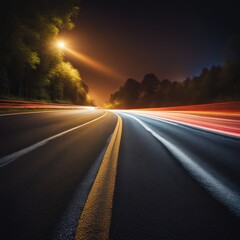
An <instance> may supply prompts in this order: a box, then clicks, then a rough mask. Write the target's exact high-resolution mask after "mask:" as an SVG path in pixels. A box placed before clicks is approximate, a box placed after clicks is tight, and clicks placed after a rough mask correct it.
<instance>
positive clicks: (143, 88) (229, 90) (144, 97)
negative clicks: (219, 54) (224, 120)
mask: <svg viewBox="0 0 240 240" xmlns="http://www.w3.org/2000/svg"><path fill="white" fill-rule="evenodd" d="M233 39H234V41H233V42H231V48H230V51H229V54H228V60H226V62H225V63H224V64H223V66H212V67H211V68H210V69H207V68H204V69H203V70H202V72H201V74H200V75H199V76H196V77H192V78H187V79H185V80H184V81H182V82H176V81H174V82H173V81H170V80H168V79H163V80H159V79H158V77H157V76H155V75H154V74H153V73H149V74H146V75H145V76H144V77H143V79H142V81H137V80H135V79H132V78H129V79H127V80H126V82H125V83H124V85H123V86H121V87H120V88H119V90H118V91H116V92H115V93H113V94H112V95H111V96H110V99H109V102H108V103H107V104H106V106H107V107H109V108H143V107H144V108H145V107H167V106H180V105H191V104H204V103H213V102H221V101H238V100H240V45H239V44H238V43H239V42H240V41H239V40H240V38H239V37H235V38H233Z"/></svg>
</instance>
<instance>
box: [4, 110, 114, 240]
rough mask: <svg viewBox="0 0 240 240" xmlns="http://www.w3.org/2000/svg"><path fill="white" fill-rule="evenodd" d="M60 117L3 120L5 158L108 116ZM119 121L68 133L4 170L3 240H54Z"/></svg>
mask: <svg viewBox="0 0 240 240" xmlns="http://www.w3.org/2000/svg"><path fill="white" fill-rule="evenodd" d="M104 113H105V111H100V110H99V111H98V110H95V111H77V112H76V111H70V110H67V111H57V112H52V113H46V112H41V113H35V114H24V115H12V116H5V117H0V126H1V130H0V131H1V156H5V155H7V154H9V153H12V152H16V151H18V150H20V149H22V148H26V147H28V146H30V145H31V144H34V143H37V142H39V141H41V140H43V139H46V138H49V137H51V136H53V135H56V134H58V133H61V132H63V131H66V130H68V129H71V128H73V127H76V126H79V125H81V124H84V123H87V122H89V121H91V120H93V119H96V118H98V117H100V116H103V114H104ZM116 119H117V118H116V116H115V115H114V114H112V113H108V114H107V115H105V116H104V117H102V118H101V119H99V120H97V121H95V122H92V123H90V124H89V125H86V126H83V127H82V128H79V129H76V130H74V131H72V132H69V133H67V134H65V135H63V136H60V137H59V138H56V139H53V140H52V141H50V142H48V143H47V144H45V145H43V146H41V147H39V148H37V149H35V150H33V151H31V152H29V153H28V154H26V155H24V156H22V157H20V158H18V159H17V160H15V161H13V162H11V163H9V164H8V165H5V166H3V167H1V168H0V196H1V197H0V239H1V240H5V239H11V240H12V239H14V240H27V239H31V240H35V239H41V240H45V239H51V238H52V237H53V236H52V233H53V229H54V228H55V226H56V225H57V223H58V220H59V219H60V217H61V215H62V213H63V212H64V210H65V209H66V206H67V205H68V204H69V202H70V200H71V198H72V197H73V195H74V191H75V188H76V186H77V185H78V184H79V182H81V181H82V179H83V176H84V175H85V174H86V172H87V171H88V169H89V168H90V166H91V165H92V164H93V162H94V161H95V160H96V159H97V158H98V156H99V154H100V153H101V151H102V149H103V148H104V145H105V144H106V142H107V140H108V138H109V137H110V135H111V134H112V132H113V130H114V128H115V125H116Z"/></svg>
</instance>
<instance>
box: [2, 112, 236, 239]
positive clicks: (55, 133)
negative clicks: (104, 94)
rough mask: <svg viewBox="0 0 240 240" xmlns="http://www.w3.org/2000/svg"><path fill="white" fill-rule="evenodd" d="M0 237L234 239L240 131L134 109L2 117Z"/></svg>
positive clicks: (41, 113)
mask: <svg viewBox="0 0 240 240" xmlns="http://www.w3.org/2000/svg"><path fill="white" fill-rule="evenodd" d="M0 134H1V136H0V141H1V142H0V144H1V145H0V146H1V148H0V239H1V240H16V239H17V240H35V239H36V240H40V239H41V240H45V239H46V240H48V239H53V240H60V239H61V240H62V239H63V240H71V239H75V240H82V239H84V240H95V239H99V240H103V239H110V240H120V239H121V240H125V239H126V240H128V239H129V240H161V239H170V240H181V239H183V240H198V239H199V240H200V239H201V240H215V239H217V240H221V239H222V240H235V239H240V157H239V156H240V138H239V137H237V136H232V137H231V136H230V135H225V134H220V133H218V132H216V133H215V132H214V131H205V130H204V129H202V128H197V127H191V126H187V125H183V124H181V123H178V122H173V121H168V120H166V119H164V120H163V119H161V117H160V118H155V117H153V116H143V115H139V114H136V113H133V112H131V111H113V112H111V111H110V112H106V111H105V110H97V109H86V110H59V111H52V112H40V113H28V114H16V115H15V114H14V115H5V116H0Z"/></svg>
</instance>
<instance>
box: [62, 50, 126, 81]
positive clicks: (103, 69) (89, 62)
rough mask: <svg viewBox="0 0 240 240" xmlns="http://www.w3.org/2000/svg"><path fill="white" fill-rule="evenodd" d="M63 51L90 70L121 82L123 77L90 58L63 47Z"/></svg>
mask: <svg viewBox="0 0 240 240" xmlns="http://www.w3.org/2000/svg"><path fill="white" fill-rule="evenodd" d="M65 50H66V51H67V52H68V53H70V54H71V55H73V56H74V57H76V58H77V59H79V60H81V61H82V62H84V63H86V64H87V65H89V66H91V67H92V68H94V69H96V70H98V71H100V72H102V73H104V74H106V75H108V76H110V77H113V78H115V79H119V80H122V79H123V76H121V74H119V73H118V72H116V71H114V70H113V69H111V68H109V67H107V66H105V65H104V64H102V63H99V62H97V61H95V60H93V59H92V58H90V57H88V56H86V55H84V54H82V53H78V52H76V51H73V50H71V49H69V48H66V47H65Z"/></svg>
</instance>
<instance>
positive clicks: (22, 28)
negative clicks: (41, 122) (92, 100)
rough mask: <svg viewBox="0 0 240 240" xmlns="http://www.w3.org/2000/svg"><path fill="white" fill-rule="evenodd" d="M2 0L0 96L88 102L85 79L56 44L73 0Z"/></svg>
mask: <svg viewBox="0 0 240 240" xmlns="http://www.w3.org/2000/svg"><path fill="white" fill-rule="evenodd" d="M3 2H4V4H5V6H6V7H5V8H4V9H3V8H2V10H4V12H1V23H4V24H3V28H2V33H1V39H0V96H2V97H9V96H15V97H16V96H18V97H21V98H26V99H47V100H54V101H56V100H69V101H72V102H74V103H78V104H88V103H89V98H88V96H87V92H88V88H87V87H86V84H85V83H84V82H83V81H82V79H81V77H80V74H79V72H78V70H77V69H74V67H73V66H72V65H71V64H70V63H69V62H65V61H64V58H63V53H62V51H61V50H60V49H57V48H56V42H57V39H58V37H59V33H60V32H61V31H63V30H71V29H72V28H73V27H74V23H73V22H72V19H73V18H74V17H75V16H76V15H77V13H78V10H79V9H78V7H77V5H78V1H76V0H69V1H64V0H41V1H39V0H36V1H32V0H25V1H20V0H13V1H6V0H3ZM2 10H1V11H2Z"/></svg>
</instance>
